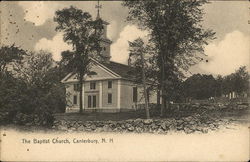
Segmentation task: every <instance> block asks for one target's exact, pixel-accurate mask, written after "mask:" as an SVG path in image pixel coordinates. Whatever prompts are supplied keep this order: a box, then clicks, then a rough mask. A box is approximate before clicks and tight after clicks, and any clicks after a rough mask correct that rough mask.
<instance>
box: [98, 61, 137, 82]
mask: <svg viewBox="0 0 250 162" xmlns="http://www.w3.org/2000/svg"><path fill="white" fill-rule="evenodd" d="M101 64H102V65H104V66H105V67H107V68H108V69H110V70H111V71H113V72H115V73H116V74H118V75H120V76H121V77H122V78H126V79H135V74H136V73H137V72H136V70H135V68H133V67H131V66H128V65H124V64H120V63H117V62H113V61H109V62H108V63H103V62H102V63H101Z"/></svg>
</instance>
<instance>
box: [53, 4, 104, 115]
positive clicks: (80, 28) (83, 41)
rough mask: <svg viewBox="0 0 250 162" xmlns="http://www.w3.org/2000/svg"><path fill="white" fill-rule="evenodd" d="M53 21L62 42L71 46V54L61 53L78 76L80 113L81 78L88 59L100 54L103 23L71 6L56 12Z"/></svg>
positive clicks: (81, 109)
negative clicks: (60, 34) (62, 37)
mask: <svg viewBox="0 0 250 162" xmlns="http://www.w3.org/2000/svg"><path fill="white" fill-rule="evenodd" d="M54 21H55V22H57V23H58V25H57V27H56V30H57V31H59V32H63V33H64V41H65V42H67V43H68V44H71V45H72V46H73V52H70V51H67V52H64V53H63V59H64V60H63V61H64V63H65V64H68V67H70V68H71V70H72V72H73V73H76V74H77V76H78V79H79V84H80V95H79V96H80V100H79V101H80V105H79V106H80V113H81V112H82V111H83V103H82V87H83V81H84V80H83V78H84V75H85V74H87V72H88V69H89V66H90V64H89V62H90V57H96V56H97V55H98V54H100V51H101V47H100V41H101V34H102V32H103V31H102V27H103V21H102V20H101V19H100V18H97V19H96V20H93V19H92V17H91V15H90V14H89V13H88V12H84V11H82V10H80V9H77V8H75V7H73V6H71V7H69V8H64V9H62V10H58V11H56V15H55V17H54ZM98 56H100V55H98Z"/></svg>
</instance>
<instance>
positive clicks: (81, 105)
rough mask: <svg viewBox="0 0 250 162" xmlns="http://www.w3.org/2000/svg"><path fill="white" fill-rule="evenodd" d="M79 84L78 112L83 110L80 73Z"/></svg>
mask: <svg viewBox="0 0 250 162" xmlns="http://www.w3.org/2000/svg"><path fill="white" fill-rule="evenodd" d="M79 86H80V88H79V89H80V95H79V101H80V103H79V107H80V113H82V112H83V103H82V94H83V93H82V87H83V75H82V74H80V78H79Z"/></svg>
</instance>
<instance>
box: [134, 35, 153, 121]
mask: <svg viewBox="0 0 250 162" xmlns="http://www.w3.org/2000/svg"><path fill="white" fill-rule="evenodd" d="M129 48H130V50H129V51H130V53H129V56H130V59H131V57H132V58H133V60H134V62H133V64H134V66H135V67H136V68H138V69H139V71H141V77H140V78H142V84H143V94H144V100H145V110H146V117H147V119H149V118H150V113H149V107H148V91H147V84H148V83H147V82H148V80H147V79H146V70H145V69H146V66H147V64H146V60H145V54H146V53H147V52H148V51H149V50H148V47H147V46H145V44H144V42H143V40H142V39H141V38H138V39H136V40H135V41H133V42H129Z"/></svg>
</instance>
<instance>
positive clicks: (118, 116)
mask: <svg viewBox="0 0 250 162" xmlns="http://www.w3.org/2000/svg"><path fill="white" fill-rule="evenodd" d="M159 114H160V110H159V109H151V110H150V115H151V118H153V119H157V118H158V119H159V118H160V115H159ZM193 114H200V115H209V116H211V117H216V118H224V119H232V120H235V121H239V122H244V123H248V122H249V116H250V110H249V109H244V110H232V109H220V110H204V109H196V110H182V111H171V112H167V113H166V116H165V117H164V118H177V119H178V118H182V117H186V116H191V115H193ZM54 116H55V118H56V119H57V120H75V121H108V120H111V121H119V120H128V119H137V118H141V119H145V116H146V115H145V110H137V111H131V112H120V113H82V114H80V113H67V114H66V113H60V114H55V115H54Z"/></svg>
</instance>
